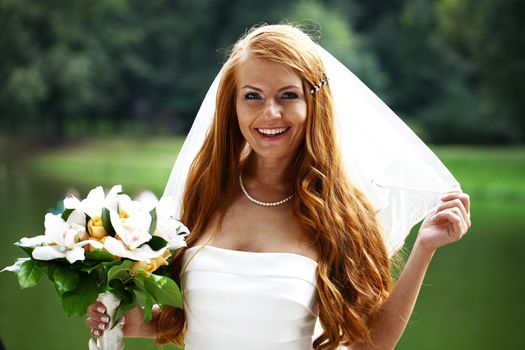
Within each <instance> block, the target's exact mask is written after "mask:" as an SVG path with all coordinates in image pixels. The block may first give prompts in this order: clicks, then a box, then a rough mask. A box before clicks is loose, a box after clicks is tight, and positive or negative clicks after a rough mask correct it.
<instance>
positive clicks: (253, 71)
mask: <svg viewBox="0 0 525 350" xmlns="http://www.w3.org/2000/svg"><path fill="white" fill-rule="evenodd" d="M236 110H237V117H238V121H239V126H240V129H241V132H242V134H243V136H244V138H245V139H246V141H247V142H248V143H249V144H250V146H251V147H252V149H253V150H254V151H255V153H256V154H257V155H258V156H261V157H264V158H268V159H283V160H290V158H291V157H292V156H293V155H294V154H295V151H296V150H297V148H298V146H299V145H300V144H301V143H302V142H303V140H304V134H305V120H306V110H307V108H306V99H305V96H304V91H303V84H302V81H301V78H300V77H299V75H297V73H295V72H294V71H293V70H291V69H290V68H288V67H287V66H285V65H284V64H279V63H274V62H271V61H269V60H264V59H257V58H247V59H246V60H245V61H244V62H243V63H242V64H241V65H240V66H239V68H238V71H237V99H236Z"/></svg>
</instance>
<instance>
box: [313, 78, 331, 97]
mask: <svg viewBox="0 0 525 350" xmlns="http://www.w3.org/2000/svg"><path fill="white" fill-rule="evenodd" d="M326 84H328V78H324V79H322V80H321V81H320V82H319V84H316V85H314V86H313V89H312V90H310V93H311V94H315V93H316V92H317V91H319V89H320V88H321V86H323V85H326Z"/></svg>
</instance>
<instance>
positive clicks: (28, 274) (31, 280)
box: [17, 260, 46, 288]
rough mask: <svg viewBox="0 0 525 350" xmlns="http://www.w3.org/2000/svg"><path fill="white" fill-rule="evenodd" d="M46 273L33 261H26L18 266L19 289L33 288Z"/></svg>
mask: <svg viewBox="0 0 525 350" xmlns="http://www.w3.org/2000/svg"><path fill="white" fill-rule="evenodd" d="M45 272H46V269H45V268H42V267H40V266H39V265H38V264H36V263H35V261H34V260H28V261H26V262H25V263H23V264H22V265H21V266H20V270H19V271H18V273H17V277H18V283H19V284H20V287H21V288H29V287H34V286H36V284H37V283H38V281H40V279H41V278H42V276H44V274H45Z"/></svg>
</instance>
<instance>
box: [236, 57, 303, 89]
mask: <svg viewBox="0 0 525 350" xmlns="http://www.w3.org/2000/svg"><path fill="white" fill-rule="evenodd" d="M236 77H237V83H238V86H239V87H242V86H243V85H245V84H257V85H262V86H274V85H278V86H284V85H290V84H297V85H299V86H301V82H302V80H301V77H300V76H299V75H298V74H297V73H296V72H295V71H294V70H293V69H292V68H290V67H289V66H287V65H285V64H283V63H277V62H272V61H270V60H266V59H261V58H253V57H247V58H246V59H244V60H243V61H242V62H241V63H240V64H239V66H238V68H237V74H236Z"/></svg>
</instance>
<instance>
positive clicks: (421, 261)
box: [350, 193, 471, 350]
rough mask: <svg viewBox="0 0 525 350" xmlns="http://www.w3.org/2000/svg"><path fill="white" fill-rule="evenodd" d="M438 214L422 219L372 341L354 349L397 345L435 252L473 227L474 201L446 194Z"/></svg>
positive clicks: (373, 327)
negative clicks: (471, 210) (472, 206)
mask: <svg viewBox="0 0 525 350" xmlns="http://www.w3.org/2000/svg"><path fill="white" fill-rule="evenodd" d="M442 201H443V203H442V204H441V205H440V206H439V207H438V208H437V210H436V214H434V215H430V216H428V217H427V218H426V219H425V220H424V221H423V223H422V225H421V228H420V230H419V233H418V238H417V240H416V243H415V244H414V247H413V248H412V252H411V253H410V257H409V258H408V261H407V263H406V265H405V267H404V269H403V272H402V273H401V275H400V276H399V278H398V280H397V282H396V284H395V286H394V288H393V289H392V292H391V293H390V295H389V296H388V298H387V299H386V300H385V301H384V302H383V304H382V305H381V306H380V307H379V309H378V310H377V311H376V313H375V314H374V315H373V316H372V319H371V320H370V331H371V336H370V341H369V342H367V343H357V342H355V343H353V344H352V345H351V347H350V349H352V350H365V349H366V350H368V349H393V348H394V347H395V346H396V344H397V342H398V341H399V339H400V338H401V335H402V334H403V332H404V330H405V327H406V325H407V322H408V320H409V318H410V315H411V313H412V310H413V309H414V305H415V303H416V300H417V296H418V294H419V290H420V288H421V284H422V283H423V279H424V277H425V273H426V271H427V268H428V265H429V264H430V261H431V260H432V256H433V255H434V252H435V251H436V250H437V249H438V248H439V247H442V246H444V245H446V244H449V243H451V242H455V241H457V240H459V239H460V238H461V237H462V236H463V235H464V234H465V233H466V232H467V230H468V229H469V228H470V226H471V223H470V201H469V197H468V195H467V194H465V193H451V194H448V195H446V196H444V197H443V198H442Z"/></svg>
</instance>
